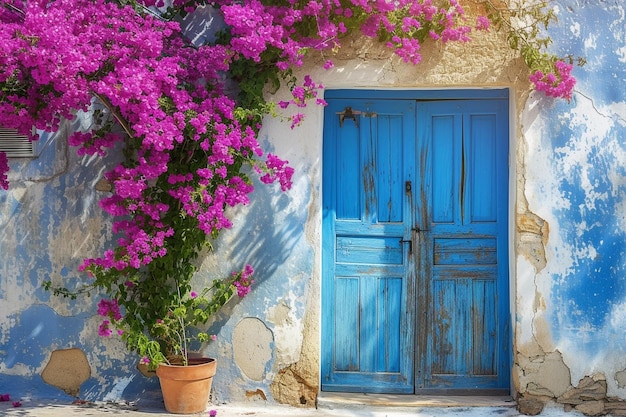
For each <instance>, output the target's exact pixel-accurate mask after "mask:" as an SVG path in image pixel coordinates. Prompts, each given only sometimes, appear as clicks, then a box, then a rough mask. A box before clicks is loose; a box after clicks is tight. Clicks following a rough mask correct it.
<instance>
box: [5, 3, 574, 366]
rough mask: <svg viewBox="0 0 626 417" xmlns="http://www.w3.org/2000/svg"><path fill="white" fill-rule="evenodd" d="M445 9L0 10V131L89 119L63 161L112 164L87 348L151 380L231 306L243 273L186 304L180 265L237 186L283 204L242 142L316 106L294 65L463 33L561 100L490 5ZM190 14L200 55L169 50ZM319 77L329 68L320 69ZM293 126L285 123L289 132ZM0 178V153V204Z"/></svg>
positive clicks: (521, 34)
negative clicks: (106, 339) (273, 120)
mask: <svg viewBox="0 0 626 417" xmlns="http://www.w3.org/2000/svg"><path fill="white" fill-rule="evenodd" d="M461 3H462V2H461V0H397V1H393V2H389V1H385V0H304V1H295V0H278V1H267V0H266V1H260V0H236V1H234V0H217V1H212V2H208V1H185V0H169V1H167V2H164V1H163V0H143V1H139V0H54V1H49V0H37V1H26V0H4V1H0V22H1V23H2V24H1V25H0V125H2V126H4V127H9V128H14V129H17V130H18V131H19V132H20V133H23V134H27V135H29V136H30V137H31V138H32V139H33V140H36V139H37V137H36V134H33V132H34V131H35V130H34V129H33V128H35V129H39V130H44V131H55V130H57V129H58V128H59V126H60V124H61V123H62V121H63V120H64V119H69V120H71V119H73V118H74V117H75V116H76V114H77V112H89V113H90V114H91V115H92V119H93V125H92V126H91V127H90V128H89V129H87V130H85V131H76V132H74V133H73V134H71V136H70V137H69V143H70V144H71V145H72V146H75V147H77V148H78V153H79V154H81V155H82V154H84V155H95V156H104V155H106V154H107V153H108V152H112V151H113V150H115V149H120V146H117V145H118V144H119V143H121V144H123V146H122V149H123V158H122V159H123V160H122V162H121V163H119V164H118V165H117V166H115V167H113V168H112V169H111V170H110V171H109V172H108V173H107V174H106V179H107V180H108V181H109V183H110V184H111V185H112V191H111V193H110V195H108V196H106V197H105V198H103V199H102V201H101V202H100V205H101V207H102V208H103V210H104V211H105V212H107V213H108V214H110V215H112V216H113V217H114V219H115V221H114V223H113V230H112V231H113V233H114V234H115V235H116V236H117V240H116V242H115V243H114V245H113V247H112V248H111V249H109V250H107V251H106V252H104V253H103V254H102V256H100V257H98V258H95V259H85V261H84V263H83V264H82V266H81V267H80V269H81V270H82V271H85V272H86V274H87V275H89V278H88V280H89V281H88V285H87V286H86V287H85V289H84V291H85V292H90V291H91V290H93V289H95V290H98V291H100V292H104V294H106V295H105V298H104V299H103V300H102V301H101V302H100V304H99V313H100V314H102V315H103V316H106V317H105V318H104V321H103V322H102V324H101V325H100V333H101V334H102V335H104V336H111V335H115V334H116V333H119V334H121V337H122V338H123V339H124V340H125V341H126V343H127V345H128V347H129V348H130V349H131V350H135V351H137V352H139V354H140V355H142V357H145V359H144V360H145V361H146V362H150V364H151V365H152V366H156V365H157V364H158V363H159V362H162V361H166V360H168V357H169V356H178V357H180V356H181V355H182V356H183V361H184V359H185V358H186V354H187V352H188V349H187V345H186V344H187V341H188V338H189V334H188V332H187V329H188V326H190V325H191V326H196V325H201V324H202V323H205V322H206V321H207V320H208V318H209V317H210V315H211V314H213V313H214V312H215V311H216V310H217V309H218V308H219V307H220V306H221V305H223V304H224V303H225V302H227V301H228V300H229V299H230V297H231V296H233V295H234V293H235V292H237V293H238V294H239V296H243V295H245V294H246V293H247V291H248V290H249V287H250V285H251V283H252V278H251V267H249V266H246V267H245V268H244V269H243V271H242V272H240V273H238V274H235V275H233V276H231V277H227V278H225V279H224V280H216V281H214V282H213V284H212V286H211V287H209V288H204V289H200V290H198V292H194V289H193V288H192V287H193V285H192V284H193V280H192V277H193V275H194V272H195V267H194V261H195V260H196V258H197V257H198V255H199V253H201V252H202V251H203V249H204V248H206V247H207V245H208V246H210V242H211V240H212V239H214V238H216V237H217V236H218V234H219V233H220V232H221V231H222V230H224V229H227V228H230V227H231V226H232V219H231V218H230V217H229V215H228V213H229V211H228V207H234V206H237V205H245V204H247V203H248V201H249V194H250V193H251V192H252V191H253V186H252V180H251V177H250V175H258V176H259V179H260V181H261V182H263V183H268V184H269V183H278V184H279V185H280V188H281V190H283V191H285V190H288V189H289V188H290V187H291V177H292V175H293V169H292V168H291V167H290V166H289V165H288V163H287V161H284V160H282V159H281V158H280V157H278V156H277V155H273V154H267V155H264V153H263V151H262V149H261V147H260V146H259V143H258V141H257V133H258V131H259V129H260V127H261V123H262V121H263V118H264V117H265V116H267V115H274V114H276V113H277V112H278V111H280V110H281V109H285V108H287V107H290V106H292V107H295V108H296V109H297V108H300V107H304V106H305V105H306V104H307V103H309V102H312V101H314V102H315V103H316V104H319V105H324V104H325V103H324V101H323V99H321V97H320V96H319V95H318V93H319V91H320V90H321V89H323V86H322V85H320V84H317V83H316V82H315V81H314V80H313V79H311V77H309V76H305V77H303V79H302V80H297V79H295V78H294V77H293V75H292V70H293V68H294V67H299V66H301V65H302V64H303V63H304V61H305V58H306V54H307V53H308V52H310V51H320V52H322V53H325V54H326V56H332V52H333V51H336V50H337V49H338V48H340V47H341V41H342V39H343V37H344V36H345V35H347V34H349V33H351V32H354V31H357V30H360V31H361V33H362V34H363V36H368V37H372V38H376V39H378V40H379V41H381V42H383V43H384V44H385V45H386V46H388V47H389V48H390V49H391V50H392V51H393V53H395V54H396V55H397V56H399V57H400V58H401V59H402V60H404V61H405V62H407V63H410V64H418V63H419V62H420V61H421V53H420V48H421V45H422V44H423V43H424V42H441V43H448V42H468V41H470V40H471V38H470V36H471V32H472V31H473V30H490V27H491V26H492V24H494V25H495V27H496V28H497V29H498V30H506V31H507V34H508V35H507V36H508V37H509V41H510V44H511V47H512V48H514V49H517V50H519V51H520V53H521V54H522V56H524V57H525V61H526V62H527V64H528V65H529V67H530V70H531V74H532V75H531V77H532V78H531V81H532V82H533V83H534V85H535V86H536V88H537V89H538V90H540V91H544V92H545V93H546V94H548V95H550V96H555V97H563V98H566V99H569V98H570V96H571V92H572V88H573V86H574V79H573V78H572V77H571V75H570V72H571V68H572V67H571V64H568V63H566V62H565V61H563V60H560V59H558V58H556V57H555V56H552V55H549V54H546V53H543V52H539V50H540V49H542V48H544V47H545V46H546V44H545V43H541V42H539V43H537V42H535V43H533V40H534V39H538V32H537V33H533V32H532V31H528V30H526V28H519V27H518V26H515V25H511V24H509V23H510V21H511V18H512V14H511V9H510V8H504V9H502V8H498V4H495V2H492V1H490V0H487V1H485V2H478V4H482V5H483V8H484V11H485V14H484V16H478V17H477V18H474V20H473V21H470V19H469V16H467V15H466V13H465V10H464V8H463V5H462V4H461ZM198 7H202V8H204V7H211V8H213V9H214V10H215V11H217V12H219V13H220V15H221V17H222V18H223V22H224V29H223V30H222V31H221V33H219V34H218V36H216V40H215V41H214V42H211V43H207V44H201V45H198V44H194V43H193V42H191V41H190V40H188V39H186V38H185V36H184V35H183V31H182V30H181V27H180V24H179V23H178V22H179V21H180V19H179V17H181V16H184V15H186V14H188V13H195V12H197V11H198V10H197V8H198ZM544 8H545V4H539V5H537V6H535V8H533V9H529V10H534V11H536V13H537V15H536V17H537V19H536V23H535V26H537V24H540V23H542V22H543V20H541V19H544V18H546V16H547V18H548V20H549V19H551V18H552V16H551V14H550V13H549V12H544ZM520 10H521V11H520V12H519V13H524V10H526V9H525V8H521V9H520ZM507 13H509V14H507ZM533 13H535V12H533ZM537 22H538V23H537ZM507 24H508V26H507ZM528 45H530V46H528ZM527 58H528V59H527ZM530 58H532V59H530ZM332 66H333V63H332V61H331V60H328V61H327V62H326V63H325V64H324V67H325V68H330V67H332ZM232 82H234V83H235V84H236V86H237V88H236V89H233V88H232V86H231V84H232ZM283 83H284V84H285V85H287V86H288V87H289V88H290V90H291V92H292V98H291V99H290V100H289V101H281V102H279V103H272V102H269V101H266V96H265V95H264V93H263V92H264V88H266V87H267V86H268V85H270V86H272V87H273V88H277V87H278V86H280V85H281V84H283ZM302 117H303V116H302V114H301V113H299V112H296V113H295V114H293V115H292V116H291V117H290V119H291V123H292V127H295V126H296V125H298V124H299V123H300V122H301V120H302ZM7 170H8V163H7V160H6V157H5V156H4V155H3V154H1V153H0V186H1V187H3V188H5V189H6V188H7V187H8V182H7V177H6V172H7ZM45 285H46V287H47V288H53V289H54V291H55V293H58V294H62V295H65V296H71V297H74V296H76V293H71V292H69V291H67V290H65V289H64V288H57V287H52V284H51V283H49V282H48V283H46V284H45ZM197 335H198V336H199V338H200V339H201V340H207V338H209V336H208V334H206V333H202V332H199V333H197Z"/></svg>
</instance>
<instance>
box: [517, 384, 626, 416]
mask: <svg viewBox="0 0 626 417" xmlns="http://www.w3.org/2000/svg"><path fill="white" fill-rule="evenodd" d="M547 392H548V391H545V390H539V391H538V390H528V391H526V392H525V393H524V394H522V395H520V397H519V398H518V401H517V403H518V409H519V411H520V412H521V413H524V414H526V415H532V416H534V415H537V414H539V413H541V411H542V410H543V408H544V406H545V405H546V404H548V403H557V404H563V409H564V410H565V411H572V410H575V411H577V412H579V413H582V414H585V415H588V416H602V415H607V414H610V415H611V416H626V401H623V400H620V399H617V398H610V397H607V383H606V378H605V376H604V375H602V374H596V375H593V376H586V377H584V378H583V379H581V380H580V381H579V382H578V385H577V386H576V387H574V386H570V387H569V388H568V389H567V390H566V391H565V392H563V393H562V394H561V395H559V396H557V397H555V396H551V395H549V394H547ZM542 393H543V394H545V395H541V394H542Z"/></svg>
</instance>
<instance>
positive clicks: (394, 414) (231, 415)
mask: <svg viewBox="0 0 626 417" xmlns="http://www.w3.org/2000/svg"><path fill="white" fill-rule="evenodd" d="M209 410H216V411H217V417H457V416H458V417H517V416H522V414H520V413H519V412H518V411H517V410H516V409H515V408H512V407H413V408H404V407H393V408H390V407H384V406H377V407H371V406H368V407H349V408H334V409H325V408H320V409H310V408H309V409H302V408H295V407H289V406H279V405H266V404H264V403H251V404H248V403H247V404H222V405H214V406H210V407H209V408H207V411H205V412H204V413H199V414H194V415H193V416H202V417H208V416H209ZM0 416H7V417H82V416H85V417H113V416H123V417H166V416H167V417H172V416H173V414H168V413H166V412H165V410H164V409H163V408H162V407H160V406H157V405H146V406H140V405H137V404H128V403H85V404H80V405H77V404H61V403H52V404H46V403H38V402H29V401H24V402H23V403H22V405H21V406H20V407H13V406H12V404H11V402H2V403H0ZM540 416H543V417H561V416H562V417H583V415H582V414H580V413H577V412H564V411H562V409H559V408H546V409H545V410H544V411H543V412H542V413H541V414H540Z"/></svg>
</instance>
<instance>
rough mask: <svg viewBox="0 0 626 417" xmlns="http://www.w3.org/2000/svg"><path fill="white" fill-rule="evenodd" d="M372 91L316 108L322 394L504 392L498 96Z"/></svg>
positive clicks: (503, 199) (502, 158) (503, 177)
mask: <svg viewBox="0 0 626 417" xmlns="http://www.w3.org/2000/svg"><path fill="white" fill-rule="evenodd" d="M359 94H360V95H363V94H366V93H364V92H361V93H359ZM379 95H380V92H378V93H372V98H371V99H368V98H367V97H361V98H357V99H343V98H332V97H331V98H328V101H329V105H328V106H327V108H326V110H325V122H324V160H323V166H324V170H323V178H324V183H323V213H324V214H323V236H322V240H323V250H322V268H323V278H322V390H328V391H348V392H385V393H420V392H451V393H452V392H459V391H467V390H477V392H478V390H480V391H483V392H488V391H494V392H501V390H508V387H509V376H510V370H509V367H510V353H509V333H510V330H509V311H508V308H509V302H508V300H509V299H508V272H507V271H508V261H507V252H508V249H507V240H508V238H507V201H508V192H507V184H508V104H507V100H506V99H505V98H490V99H481V100H471V99H455V100H441V101H436V100H420V99H407V98H406V97H403V98H397V99H382V98H379V97H380V96H379Z"/></svg>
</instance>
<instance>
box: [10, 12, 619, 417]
mask: <svg viewBox="0 0 626 417" xmlns="http://www.w3.org/2000/svg"><path fill="white" fill-rule="evenodd" d="M553 4H554V5H555V6H556V7H557V8H558V12H559V18H560V23H559V24H558V25H556V26H553V27H552V29H551V32H550V34H551V36H552V38H553V39H554V40H555V48H556V49H557V50H558V51H570V52H572V53H574V54H578V55H584V56H585V57H586V58H587V60H588V64H587V66H586V67H584V68H583V69H577V70H576V72H575V75H576V76H577V78H578V79H579V84H578V87H577V92H576V94H575V95H574V99H573V100H572V103H570V104H568V103H564V102H555V101H554V100H552V99H545V98H543V97H541V96H540V95H537V94H531V95H530V96H528V91H529V90H528V88H529V85H528V83H527V82H526V80H527V77H528V72H527V70H526V69H525V67H524V66H523V65H522V63H521V62H520V60H519V59H518V58H516V57H515V55H514V54H512V53H511V52H510V51H509V49H508V48H507V47H506V42H505V40H504V39H503V38H502V37H500V36H497V35H495V34H480V35H478V36H476V37H475V40H474V42H471V43H468V44H464V45H448V46H446V47H441V46H433V45H425V46H424V48H423V51H422V52H423V56H424V60H423V62H422V63H421V64H420V65H418V66H417V67H413V66H409V65H406V64H404V63H403V62H402V61H401V60H400V59H398V58H396V57H393V56H390V55H389V53H388V52H387V51H385V50H384V49H382V48H380V47H379V46H377V45H376V44H375V43H374V42H369V41H364V40H363V39H360V38H355V39H352V40H351V41H350V40H348V41H347V42H348V43H347V45H348V44H349V42H352V43H351V44H350V45H351V48H349V49H348V51H347V52H343V55H341V56H336V57H333V58H334V60H335V68H333V69H332V70H330V71H324V70H321V69H320V65H319V64H320V63H321V62H324V61H325V60H326V58H328V57H322V56H318V55H312V56H311V57H310V59H311V62H309V63H308V64H307V66H306V67H305V68H304V69H303V70H302V73H301V75H303V74H305V73H310V74H312V75H313V77H314V79H315V80H316V81H321V82H322V83H323V84H324V85H325V86H326V87H328V88H443V87H455V88H465V87H467V88H474V87H499V88H501V87H510V88H511V97H512V115H511V122H512V123H511V125H512V146H511V171H512V175H511V180H510V187H511V208H510V213H511V228H512V230H514V231H515V233H512V241H511V253H512V255H513V256H512V259H511V282H512V283H513V284H514V285H512V286H511V287H512V297H511V299H512V300H513V301H512V303H513V305H512V306H511V311H512V315H513V317H514V320H515V323H514V324H515V334H514V349H513V350H514V362H515V369H514V372H513V381H512V388H513V389H514V391H515V392H516V393H517V394H519V395H520V404H522V405H523V407H524V410H525V411H527V412H529V413H532V412H534V411H536V410H539V409H541V407H543V404H544V403H545V402H548V401H556V402H560V403H563V404H566V406H567V407H578V409H579V410H581V411H584V412H587V413H588V414H596V413H603V412H607V411H611V412H613V413H614V414H618V413H620V412H621V411H620V410H622V408H621V407H622V406H621V405H620V402H619V401H615V400H618V399H623V398H626V391H625V389H626V359H624V358H625V356H624V349H625V347H624V345H625V342H624V337H623V334H624V324H623V322H624V320H623V317H624V311H625V307H624V305H625V304H624V298H625V295H626V294H625V290H626V289H625V288H624V287H625V286H626V284H624V282H626V281H624V279H623V261H622V258H623V256H624V248H623V245H624V243H623V241H624V232H623V229H624V210H625V209H626V207H625V206H624V184H626V180H625V179H624V178H626V176H625V172H624V170H623V168H622V161H623V160H624V150H625V148H624V147H625V146H626V145H624V137H626V105H625V104H624V103H625V102H626V101H625V99H626V89H625V88H624V85H625V81H626V73H625V68H626V41H625V34H624V27H625V26H626V25H625V24H624V23H625V22H624V14H625V12H624V6H622V2H621V1H620V0H612V1H611V0H585V1H583V0H580V1H570V0H560V1H558V2H554V3H553ZM268 97H270V98H272V99H275V100H276V101H278V100H280V99H284V98H285V97H286V92H285V91H279V92H278V93H277V94H276V95H275V96H272V95H270V96H268ZM305 113H306V119H305V121H304V123H303V125H302V126H301V127H299V128H297V129H296V130H293V131H292V130H290V129H289V126H288V125H287V124H285V123H281V122H279V121H278V120H273V119H271V120H268V121H267V123H266V126H265V128H264V129H263V131H262V133H261V137H262V142H263V145H264V146H265V148H266V150H267V151H271V152H276V153H278V154H279V155H281V156H283V157H285V158H287V159H289V161H290V162H291V164H292V165H293V166H294V168H295V169H296V175H295V177H294V187H293V189H292V190H291V191H290V192H289V193H287V194H283V193H281V192H280V191H278V190H276V189H275V188H273V187H265V186H262V185H260V184H257V192H256V194H254V195H253V197H252V202H251V204H250V205H249V206H248V207H245V208H242V209H240V210H239V212H238V214H237V216H238V219H237V222H236V224H237V226H236V227H235V228H234V229H233V230H232V231H229V232H227V233H225V234H224V235H222V237H221V238H220V240H219V241H218V242H217V243H216V245H215V246H216V249H217V252H216V253H214V254H207V256H205V257H203V259H202V263H201V267H200V271H199V273H198V276H197V279H198V280H212V279H213V278H214V277H216V276H222V275H225V274H228V273H229V272H230V271H231V270H234V269H238V268H240V267H241V266H242V265H243V264H244V263H251V264H252V265H253V266H254V267H255V269H256V271H257V273H256V280H257V281H256V283H255V290H254V291H253V292H252V293H251V294H250V296H248V297H246V298H245V299H243V300H234V301H233V302H232V303H230V304H229V305H227V306H226V308H225V309H224V310H223V311H222V312H221V313H220V314H219V315H218V316H217V317H216V320H215V321H214V322H213V323H212V324H211V325H210V326H211V331H212V333H216V334H217V335H218V340H217V341H216V342H214V343H212V344H210V345H209V346H207V347H206V348H204V349H203V351H204V352H205V353H206V354H208V355H211V356H215V357H216V358H217V359H218V367H219V371H218V374H217V376H216V377H215V381H214V399H215V400H216V401H236V400H246V401H278V402H285V403H290V404H294V405H302V406H312V405H313V404H314V402H315V397H316V396H317V392H318V390H319V387H318V379H319V346H320V343H321V341H320V340H319V337H320V331H319V322H320V296H319V294H320V282H321V279H320V246H321V240H320V239H321V229H320V227H321V201H320V187H321V169H320V168H321V166H320V164H321V145H322V124H323V120H322V110H321V109H320V108H314V107H310V108H308V109H305ZM85 123H86V121H85ZM63 135H64V134H63V132H61V133H60V135H59V138H58V140H57V141H55V142H54V143H53V146H51V147H49V148H48V149H47V150H46V152H45V153H44V155H43V156H42V157H41V158H40V159H38V160H34V161H17V160H15V161H12V162H11V165H12V168H13V169H14V171H13V173H12V174H11V180H12V182H13V183H12V184H13V188H12V189H11V190H10V191H9V192H0V259H1V263H0V303H1V304H0V305H1V306H2V308H1V309H0V359H1V362H0V383H1V385H2V386H9V385H10V386H12V387H15V389H16V390H19V391H20V392H16V393H14V394H13V397H19V396H32V397H46V396H58V395H65V394H64V392H68V393H70V394H71V395H79V396H81V397H83V398H87V399H117V398H120V397H124V398H130V399H136V398H137V397H138V396H141V398H142V400H144V399H149V398H150V396H151V395H153V394H154V393H155V391H157V388H156V381H155V380H154V379H148V378H144V377H143V376H141V375H140V374H139V373H138V372H137V371H136V370H135V369H134V363H135V358H133V357H132V355H128V354H127V352H126V351H125V350H124V349H123V347H122V346H121V345H120V344H119V343H117V342H116V341H115V340H114V339H110V340H107V341H105V340H103V339H101V338H98V336H97V325H98V318H97V317H96V316H95V313H96V308H95V304H96V302H97V298H96V299H81V300H77V301H75V302H72V301H68V300H64V299H60V298H56V297H51V296H50V294H48V293H46V292H45V291H43V290H42V289H41V282H42V281H43V280H47V279H52V280H53V281H56V282H61V280H63V282H65V283H68V284H69V285H70V286H72V285H75V284H76V283H77V282H78V280H79V275H78V273H77V272H76V267H77V266H78V265H79V263H80V260H81V259H82V258H83V257H85V256H94V255H97V254H98V253H100V252H101V251H102V250H103V248H104V247H105V246H106V242H108V241H109V240H110V238H111V236H110V221H109V219H106V218H103V217H102V213H101V211H100V210H99V208H98V207H97V201H98V200H99V198H100V197H101V191H97V189H98V188H99V185H98V181H99V179H100V178H101V174H102V172H103V171H104V169H105V168H104V166H103V165H101V163H100V162H99V161H96V160H91V159H89V158H78V157H76V156H75V153H74V151H73V150H67V149H66V145H65V143H64V141H63V140H62V139H63ZM73 348H77V349H80V350H81V351H82V352H84V354H85V357H86V359H87V362H88V364H89V367H90V369H89V372H86V371H87V369H86V367H85V365H84V362H82V361H77V366H76V368H75V369H74V370H73V371H75V374H76V375H77V378H76V380H75V381H79V382H73V383H72V384H69V385H68V384H67V383H68V381H67V380H63V379H62V380H60V381H59V380H58V379H56V378H55V377H54V375H55V372H54V370H55V369H57V368H58V366H59V362H58V361H57V360H55V359H53V357H64V355H68V354H69V355H78V356H76V357H81V358H82V356H80V354H79V352H77V351H75V350H70V349H73ZM55 351H56V352H57V354H54V355H53V352H55ZM72 357H74V356H72ZM51 359H52V360H51ZM48 365H50V367H48ZM46 368H47V369H48V371H47V372H45V369H46ZM42 374H44V375H46V376H45V377H42ZM51 375H52V376H51ZM85 377H87V379H86V382H84V383H82V384H80V381H82V380H83V378H85ZM42 378H43V379H42ZM49 384H52V385H49ZM77 384H80V387H79V391H78V392H76V391H75V389H76V385H77ZM154 395H155V396H158V393H157V394H154ZM615 410H617V411H615Z"/></svg>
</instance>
